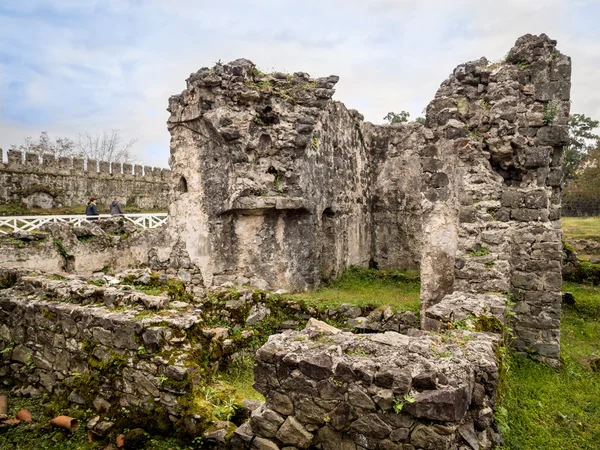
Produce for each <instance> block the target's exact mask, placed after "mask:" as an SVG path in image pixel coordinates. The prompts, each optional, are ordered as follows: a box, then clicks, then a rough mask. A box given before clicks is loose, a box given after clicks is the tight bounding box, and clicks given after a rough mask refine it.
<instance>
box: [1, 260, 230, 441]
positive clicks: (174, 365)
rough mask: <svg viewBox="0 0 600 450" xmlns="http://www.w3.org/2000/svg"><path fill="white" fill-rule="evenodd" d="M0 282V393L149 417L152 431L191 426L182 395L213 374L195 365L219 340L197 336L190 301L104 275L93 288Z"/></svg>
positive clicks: (23, 276) (17, 278)
mask: <svg viewBox="0 0 600 450" xmlns="http://www.w3.org/2000/svg"><path fill="white" fill-rule="evenodd" d="M11 276H12V282H11V283H10V284H11V286H10V287H9V288H6V281H10V280H11V278H10V277H11ZM0 279H1V280H2V281H3V282H4V285H2V286H0V348H2V351H1V354H0V380H1V383H0V386H1V387H2V388H3V389H5V388H12V393H13V394H20V395H27V396H32V397H39V396H40V395H41V394H44V393H48V394H52V395H53V398H54V399H55V401H56V402H57V403H60V400H59V399H62V401H63V402H64V403H63V404H65V405H66V404H69V403H73V404H78V405H81V406H85V407H86V408H95V409H96V410H97V411H98V413H99V414H102V416H101V417H110V418H114V417H117V416H119V414H123V413H122V411H123V410H125V411H129V410H131V411H134V414H131V415H130V417H128V421H129V422H130V423H132V424H135V423H137V424H144V426H148V423H144V421H148V419H150V421H149V423H150V424H151V426H152V427H153V428H155V429H157V430H161V429H162V430H163V431H166V430H167V429H171V428H172V427H173V425H172V424H171V422H172V423H173V424H175V426H176V427H177V428H178V429H179V431H186V432H188V431H190V427H191V429H193V426H194V418H193V417H191V415H190V414H188V413H187V408H189V404H188V403H189V402H188V403H186V402H185V399H186V398H188V397H190V396H191V395H192V390H193V386H194V384H195V383H197V378H198V377H199V378H205V377H206V376H207V374H209V373H211V365H210V364H206V365H205V366H202V365H201V364H199V361H203V360H204V359H203V355H206V354H210V353H211V352H214V354H218V353H219V351H220V350H219V349H220V348H221V347H222V339H221V340H220V341H219V342H217V340H215V341H214V342H211V339H212V337H214V333H213V334H212V335H211V334H210V333H205V334H202V333H200V331H199V328H200V326H201V324H202V320H201V319H200V318H199V316H198V315H197V314H194V313H193V311H190V310H189V308H190V305H189V304H187V303H184V302H181V301H173V300H172V299H170V298H169V297H168V296H167V295H166V294H164V295H162V296H154V295H146V294H144V293H141V292H138V291H135V290H134V289H133V288H132V287H131V286H121V285H119V280H115V279H114V278H111V277H107V279H108V280H109V281H108V282H107V283H106V284H107V285H106V286H98V285H94V284H90V283H88V282H87V280H85V279H83V278H82V277H78V276H70V277H69V278H65V277H62V276H59V275H46V274H43V275H40V274H39V272H38V273H37V274H35V275H30V274H28V273H26V271H22V270H21V271H13V273H12V275H11V273H10V271H8V270H5V269H0ZM116 308H118V310H115V309H116ZM149 311H152V312H153V313H154V314H150V313H149ZM159 312H162V314H161V315H159V314H157V313H159ZM165 355H166V357H165ZM192 355H193V356H192ZM195 358H197V359H195ZM207 359H208V358H207ZM213 362H214V361H213ZM186 396H187V397H186ZM104 420H106V419H104ZM108 424H109V425H110V424H111V422H108Z"/></svg>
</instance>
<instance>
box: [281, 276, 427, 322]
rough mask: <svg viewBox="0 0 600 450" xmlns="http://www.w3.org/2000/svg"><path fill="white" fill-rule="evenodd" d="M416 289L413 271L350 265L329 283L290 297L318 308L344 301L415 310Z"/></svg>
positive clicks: (417, 281) (418, 304) (336, 304)
mask: <svg viewBox="0 0 600 450" xmlns="http://www.w3.org/2000/svg"><path fill="white" fill-rule="evenodd" d="M419 292H420V281H419V275H418V274H417V273H412V272H402V271H399V270H375V269H366V268H363V267H356V266H354V267H351V268H350V269H348V270H347V271H346V272H344V273H343V274H342V275H341V276H340V277H339V278H337V279H336V280H335V281H333V282H332V283H330V284H328V285H326V286H324V287H322V288H320V289H317V290H315V291H311V292H302V293H298V294H293V295H292V297H293V298H296V299H298V300H303V301H305V302H306V304H307V305H314V306H316V307H318V308H337V307H338V306H340V305H342V304H344V303H349V304H352V305H357V306H361V307H366V306H374V307H378V306H384V305H390V306H391V307H392V309H393V310H394V311H413V312H414V313H415V314H416V313H418V312H419V309H420V299H419Z"/></svg>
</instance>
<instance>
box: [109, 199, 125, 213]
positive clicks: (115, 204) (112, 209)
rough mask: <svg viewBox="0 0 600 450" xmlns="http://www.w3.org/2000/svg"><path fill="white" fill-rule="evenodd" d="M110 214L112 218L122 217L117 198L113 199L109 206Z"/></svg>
mask: <svg viewBox="0 0 600 450" xmlns="http://www.w3.org/2000/svg"><path fill="white" fill-rule="evenodd" d="M110 213H111V214H112V215H113V216H122V215H123V210H122V209H121V203H119V197H115V199H114V200H113V201H112V203H111V204H110Z"/></svg>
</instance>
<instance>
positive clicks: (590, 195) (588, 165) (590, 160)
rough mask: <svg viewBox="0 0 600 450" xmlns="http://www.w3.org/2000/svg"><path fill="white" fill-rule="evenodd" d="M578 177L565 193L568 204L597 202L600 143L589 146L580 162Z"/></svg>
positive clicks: (599, 194) (599, 187)
mask: <svg viewBox="0 0 600 450" xmlns="http://www.w3.org/2000/svg"><path fill="white" fill-rule="evenodd" d="M578 166H579V168H578V170H577V177H576V178H575V179H573V180H571V181H570V182H569V183H568V184H567V186H566V187H565V189H564V191H563V198H564V199H565V201H566V202H570V201H575V202H585V203H591V202H597V201H598V200H599V199H600V141H596V145H595V146H589V147H587V149H586V153H585V155H584V156H583V157H582V159H581V160H580V161H579V164H578Z"/></svg>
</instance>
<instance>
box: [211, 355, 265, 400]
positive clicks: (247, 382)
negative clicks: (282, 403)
mask: <svg viewBox="0 0 600 450" xmlns="http://www.w3.org/2000/svg"><path fill="white" fill-rule="evenodd" d="M217 378H218V379H219V380H221V381H224V382H225V383H227V384H229V385H231V386H233V387H234V388H235V389H236V391H237V392H238V394H239V396H240V397H241V398H242V399H244V400H246V399H254V400H260V401H261V402H264V401H265V399H264V397H263V396H262V395H261V394H260V392H257V391H255V390H254V388H253V387H252V385H253V384H254V357H253V356H252V355H238V356H237V357H235V358H234V359H233V360H232V361H231V362H230V363H229V365H228V366H227V370H226V371H223V372H219V373H218V375H217Z"/></svg>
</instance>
